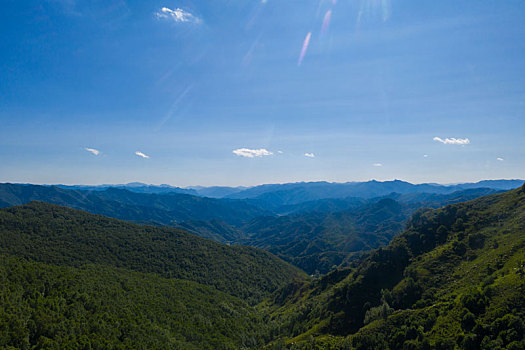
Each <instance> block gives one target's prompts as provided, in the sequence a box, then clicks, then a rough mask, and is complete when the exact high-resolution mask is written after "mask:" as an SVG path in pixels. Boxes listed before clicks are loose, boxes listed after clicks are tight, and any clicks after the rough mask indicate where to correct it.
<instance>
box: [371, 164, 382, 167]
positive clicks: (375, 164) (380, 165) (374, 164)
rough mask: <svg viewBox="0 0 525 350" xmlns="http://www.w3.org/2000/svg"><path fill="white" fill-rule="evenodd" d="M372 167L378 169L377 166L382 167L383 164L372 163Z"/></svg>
mask: <svg viewBox="0 0 525 350" xmlns="http://www.w3.org/2000/svg"><path fill="white" fill-rule="evenodd" d="M372 165H373V166H378V167H379V166H383V164H381V163H374V164H372Z"/></svg>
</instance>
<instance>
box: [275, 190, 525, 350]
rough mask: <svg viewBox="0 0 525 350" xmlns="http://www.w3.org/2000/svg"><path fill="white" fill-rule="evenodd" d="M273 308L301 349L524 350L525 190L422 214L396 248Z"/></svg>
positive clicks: (282, 330) (298, 287) (288, 295)
mask: <svg viewBox="0 0 525 350" xmlns="http://www.w3.org/2000/svg"><path fill="white" fill-rule="evenodd" d="M273 303H274V304H275V305H272V303H268V304H267V307H268V308H269V309H270V310H273V317H274V319H275V320H278V321H279V322H280V327H279V329H278V330H276V331H275V333H277V334H281V336H283V335H284V338H282V339H283V341H286V342H287V343H288V344H289V346H290V347H293V348H311V346H314V345H313V344H317V346H319V348H327V347H329V346H333V348H344V349H351V348H355V349H454V348H460V349H523V348H525V340H524V330H525V325H524V321H525V185H524V186H523V187H521V188H519V189H516V190H513V191H509V192H506V193H503V194H496V195H490V196H486V197H482V198H479V199H476V200H473V201H470V202H466V203H460V204H454V205H450V206H447V207H445V208H442V209H438V210H422V211H419V212H417V213H415V214H414V215H413V217H412V219H411V221H410V222H409V226H408V229H407V230H406V231H405V232H404V233H403V234H401V235H399V236H397V237H396V238H394V240H393V241H392V242H391V243H390V245H388V246H387V247H386V248H381V249H378V250H376V251H374V252H372V253H370V254H369V255H368V257H366V258H364V259H363V261H361V262H360V263H356V264H355V266H354V267H352V268H348V269H346V270H341V271H335V272H332V273H330V274H328V275H326V276H324V277H323V278H321V279H318V280H315V281H313V282H310V283H306V284H300V283H299V284H294V285H290V286H289V287H288V288H287V289H285V290H282V291H281V293H279V294H276V295H275V297H274V300H273ZM273 344H274V346H275V347H277V348H279V347H280V345H279V344H282V343H281V342H279V341H276V342H274V343H273ZM292 344H294V345H293V346H292Z"/></svg>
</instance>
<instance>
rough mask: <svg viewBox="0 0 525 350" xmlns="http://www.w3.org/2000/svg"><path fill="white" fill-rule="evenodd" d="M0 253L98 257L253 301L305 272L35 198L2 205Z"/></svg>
mask: <svg viewBox="0 0 525 350" xmlns="http://www.w3.org/2000/svg"><path fill="white" fill-rule="evenodd" d="M0 253H2V254H11V255H16V256H19V257H23V258H26V259H29V260H32V261H38V262H42V263H46V264H54V265H67V266H81V265H84V264H100V265H107V266H114V267H122V268H126V269H129V270H134V271H140V272H150V273H156V274H159V275H160V276H162V277H166V278H178V279H185V280H191V281H195V282H199V283H202V284H206V285H209V286H213V287H215V288H216V289H218V290H220V291H223V292H225V293H227V294H230V295H233V296H238V297H240V298H242V299H244V300H246V301H248V302H250V303H255V302H258V301H260V300H261V299H262V298H264V297H265V296H267V295H269V293H271V292H273V291H274V290H275V289H277V288H278V287H280V286H282V285H284V284H286V283H288V282H290V281H291V280H294V279H296V278H302V276H304V274H303V273H302V272H300V271H299V270H298V269H296V268H295V267H292V266H291V265H288V264H287V263H285V262H284V261H282V260H280V259H278V258H277V257H275V256H273V255H272V254H270V253H267V252H265V251H262V250H259V249H255V248H250V247H243V246H226V245H222V244H218V243H215V242H212V241H210V240H207V239H203V238H201V237H197V236H194V235H191V234H188V233H186V232H184V231H181V230H177V229H167V228H158V227H152V226H140V225H136V224H131V223H127V222H123V221H119V220H115V219H110V218H107V217H103V216H98V215H93V214H89V213H86V212H82V211H78V210H74V209H69V208H64V207H60V206H57V205H53V204H47V203H41V202H32V203H29V204H27V205H23V206H18V207H12V208H5V209H1V210H0Z"/></svg>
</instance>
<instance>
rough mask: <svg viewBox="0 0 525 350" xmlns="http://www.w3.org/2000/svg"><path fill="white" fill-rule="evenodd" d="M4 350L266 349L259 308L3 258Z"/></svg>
mask: <svg viewBox="0 0 525 350" xmlns="http://www.w3.org/2000/svg"><path fill="white" fill-rule="evenodd" d="M0 281H1V283H0V300H1V302H0V348H2V349H9V348H11V349H15V348H16V349H190V350H191V349H194V350H200V349H210V350H214V349H239V348H244V347H253V346H256V345H260V344H262V342H263V341H264V339H263V338H262V337H261V333H262V332H263V331H264V329H265V325H264V324H263V323H262V320H261V318H260V317H259V316H258V314H257V313H256V312H255V311H254V309H253V308H251V307H250V306H248V305H247V304H246V303H244V302H243V301H241V300H240V299H238V298H235V297H231V296H229V295H226V294H224V293H221V292H219V291H217V290H215V289H214V288H211V287H208V286H203V285H201V284H198V283H195V282H190V281H181V280H174V279H165V278H161V277H158V276H155V275H153V274H143V273H139V272H132V271H128V270H124V269H119V268H114V267H109V266H102V265H87V266H84V267H82V268H74V267H69V266H51V265H48V264H43V263H35V262H28V261H26V260H23V259H19V258H16V257H7V256H5V255H2V256H0Z"/></svg>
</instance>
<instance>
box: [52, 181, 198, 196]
mask: <svg viewBox="0 0 525 350" xmlns="http://www.w3.org/2000/svg"><path fill="white" fill-rule="evenodd" d="M52 186H54V187H58V188H63V189H66V190H81V191H105V190H107V189H109V188H118V189H123V190H128V191H132V192H138V193H156V194H159V193H184V194H191V195H198V193H197V191H195V190H193V189H190V188H180V187H174V186H170V185H158V186H157V185H147V184H143V183H141V182H131V183H128V184H124V185H97V186H85V185H52Z"/></svg>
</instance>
